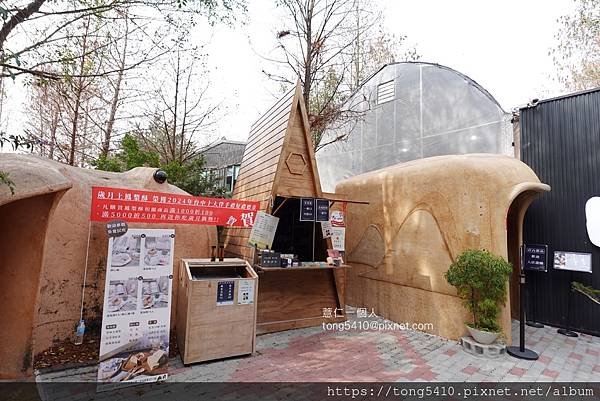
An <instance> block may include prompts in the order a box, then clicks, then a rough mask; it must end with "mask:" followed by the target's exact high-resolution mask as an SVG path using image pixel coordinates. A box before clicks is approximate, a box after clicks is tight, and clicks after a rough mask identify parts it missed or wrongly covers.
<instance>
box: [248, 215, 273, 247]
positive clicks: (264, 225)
mask: <svg viewBox="0 0 600 401" xmlns="http://www.w3.org/2000/svg"><path fill="white" fill-rule="evenodd" d="M278 224H279V217H275V216H271V215H270V214H267V213H265V212H258V213H257V214H256V220H255V222H254V225H253V226H252V230H251V231H250V237H248V243H249V244H250V245H252V246H254V245H256V247H257V248H259V249H265V248H267V247H268V248H272V247H273V239H274V238H275V231H277V225H278Z"/></svg>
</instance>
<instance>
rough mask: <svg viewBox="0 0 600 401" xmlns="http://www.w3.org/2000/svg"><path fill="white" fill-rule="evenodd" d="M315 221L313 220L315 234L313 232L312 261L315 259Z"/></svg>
mask: <svg viewBox="0 0 600 401" xmlns="http://www.w3.org/2000/svg"><path fill="white" fill-rule="evenodd" d="M315 225H316V223H315V221H314V220H313V234H312V261H313V262H314V261H315Z"/></svg>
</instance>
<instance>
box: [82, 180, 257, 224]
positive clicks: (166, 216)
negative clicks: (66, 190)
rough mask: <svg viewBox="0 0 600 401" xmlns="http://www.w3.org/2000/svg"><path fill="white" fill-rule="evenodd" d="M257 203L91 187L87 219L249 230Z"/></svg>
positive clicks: (254, 216)
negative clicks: (203, 225) (89, 208)
mask: <svg viewBox="0 0 600 401" xmlns="http://www.w3.org/2000/svg"><path fill="white" fill-rule="evenodd" d="M257 211H258V202H248V201H239V200H235V199H224V198H201V197H198V196H190V195H178V194H168V193H163V192H150V191H141V190H136V189H126V188H110V187H92V209H91V213H90V220H92V221H109V220H114V219H121V220H125V221H126V222H128V223H168V224H207V225H216V226H229V227H252V225H253V224H254V220H255V218H256V212H257Z"/></svg>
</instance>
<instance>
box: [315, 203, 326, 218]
mask: <svg viewBox="0 0 600 401" xmlns="http://www.w3.org/2000/svg"><path fill="white" fill-rule="evenodd" d="M315 201H316V203H317V221H329V201H328V200H327V199H316V200H315Z"/></svg>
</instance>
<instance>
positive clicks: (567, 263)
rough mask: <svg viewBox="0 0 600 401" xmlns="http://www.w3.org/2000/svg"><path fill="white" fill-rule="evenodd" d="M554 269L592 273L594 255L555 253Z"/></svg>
mask: <svg viewBox="0 0 600 401" xmlns="http://www.w3.org/2000/svg"><path fill="white" fill-rule="evenodd" d="M554 268H555V269H557V270H571V271H576V272H584V273H591V272H592V254H591V253H576V252H565V251H554Z"/></svg>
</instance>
